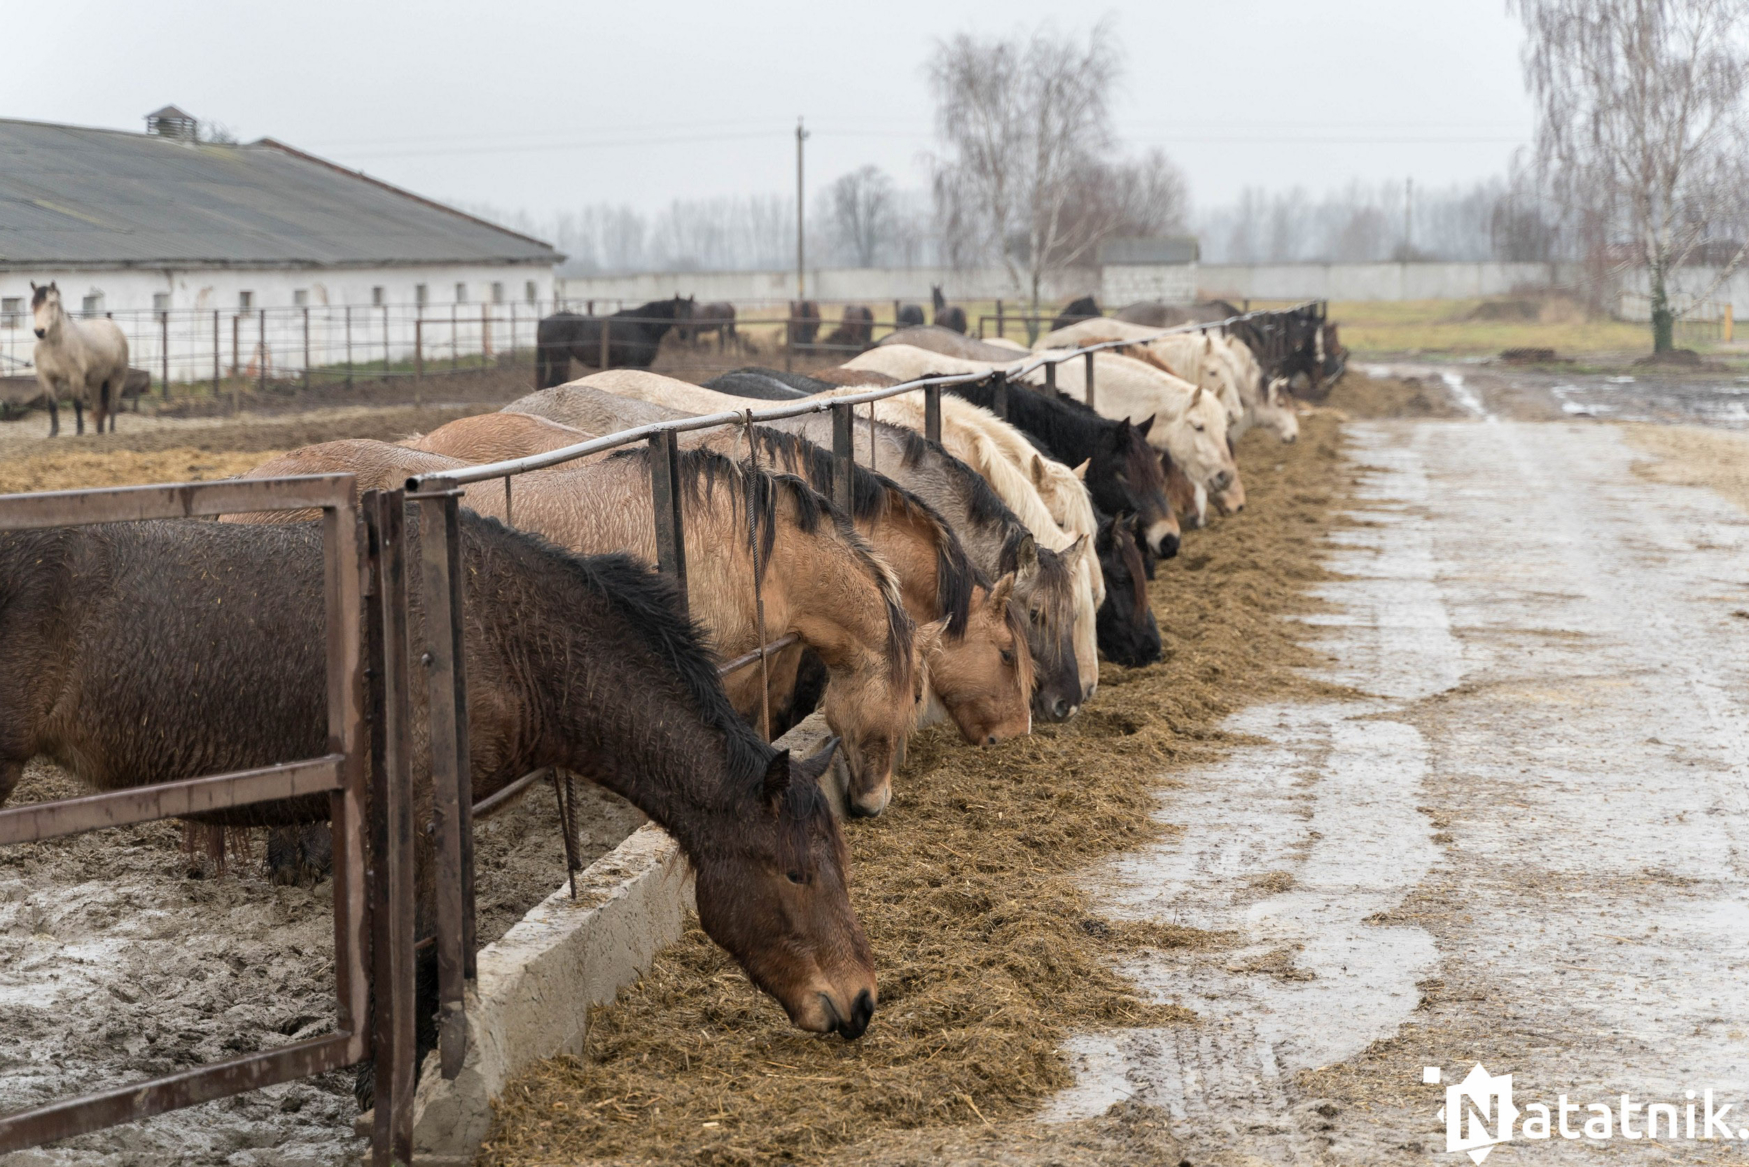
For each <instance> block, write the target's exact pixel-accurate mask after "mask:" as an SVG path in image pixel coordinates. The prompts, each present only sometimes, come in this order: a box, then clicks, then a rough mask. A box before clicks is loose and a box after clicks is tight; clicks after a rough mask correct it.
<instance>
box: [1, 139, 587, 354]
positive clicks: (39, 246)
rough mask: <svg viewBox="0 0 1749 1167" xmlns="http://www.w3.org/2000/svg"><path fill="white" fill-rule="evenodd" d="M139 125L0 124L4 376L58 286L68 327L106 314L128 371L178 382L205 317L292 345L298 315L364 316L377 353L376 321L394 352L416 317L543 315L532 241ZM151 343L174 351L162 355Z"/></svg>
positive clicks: (303, 166) (551, 257) (285, 157)
mask: <svg viewBox="0 0 1749 1167" xmlns="http://www.w3.org/2000/svg"><path fill="white" fill-rule="evenodd" d="M146 124H147V131H146V132H145V133H126V132H121V131H116V130H105V129H92V128H88V127H83V126H66V125H54V124H50V123H46V122H30V121H17V120H5V119H0V158H4V159H5V161H4V164H0V364H10V365H17V364H19V363H20V362H21V361H26V360H28V359H29V355H30V340H31V333H30V322H29V304H30V283H31V281H32V280H35V281H37V282H39V283H41V282H47V281H48V280H55V281H57V282H58V283H59V285H60V287H61V290H62V293H63V297H64V300H65V302H66V304H67V306H68V308H69V310H71V311H83V312H84V313H86V314H96V313H105V314H109V315H113V316H114V317H115V318H116V321H117V323H118V324H121V325H122V328H123V330H124V332H127V333H128V334H129V335H130V339H131V340H133V342H134V344H133V347H134V352H135V354H136V355H135V363H136V364H141V365H144V366H146V367H148V368H152V369H153V371H154V372H158V369H157V368H156V367H154V366H157V365H159V364H162V363H163V362H162V358H163V357H164V356H166V355H169V356H173V357H175V358H177V359H176V360H175V362H174V364H173V366H171V367H170V372H171V375H172V377H173V378H174V379H178V380H181V379H192V378H195V377H199V376H202V375H204V373H205V369H204V366H205V365H207V364H209V363H210V361H207V360H205V359H193V358H194V353H193V351H192V348H191V349H190V351H189V352H187V353H186V354H185V353H183V352H181V351H180V350H182V349H183V348H184V347H187V346H186V345H183V344H178V343H176V342H175V340H174V339H173V338H172V337H171V333H172V332H174V333H175V334H177V335H186V337H187V345H193V343H194V342H195V341H196V340H197V339H199V338H201V337H204V336H205V335H206V334H207V332H208V331H209V330H208V329H206V328H204V327H195V326H194V325H195V324H196V323H197V322H198V321H197V319H196V318H197V317H204V316H207V315H212V314H217V315H218V317H223V318H224V319H223V320H221V326H222V327H224V328H225V329H227V330H229V329H236V330H237V331H239V332H240V333H241V334H242V335H243V336H245V337H248V335H249V333H250V331H252V330H251V329H248V328H237V326H236V325H233V324H231V323H230V321H231V320H232V319H233V318H241V321H242V323H243V324H245V325H246V324H248V323H250V322H251V321H252V320H254V321H267V322H270V323H271V324H273V325H277V326H279V328H278V330H279V331H282V332H284V331H286V330H287V329H288V328H291V330H292V331H296V329H295V328H293V327H292V317H293V316H301V315H302V314H303V313H302V312H301V311H300V310H311V311H314V312H315V313H316V314H317V318H318V321H319V325H318V327H319V328H320V329H325V328H326V327H327V323H328V321H329V320H331V319H333V320H338V319H339V316H338V313H340V312H343V311H344V312H348V314H350V313H351V312H352V311H354V310H356V311H357V312H358V314H359V319H360V320H361V321H368V322H369V323H366V324H361V325H360V327H362V328H365V329H366V330H367V331H368V334H369V335H370V336H371V337H372V338H373V339H374V338H378V336H379V333H380V332H381V327H380V325H379V324H378V323H377V321H376V318H377V317H381V318H383V319H384V320H388V321H390V328H391V331H392V333H393V336H392V337H391V338H390V339H391V343H393V345H394V347H395V349H396V350H397V351H398V350H400V349H402V348H403V347H405V346H406V345H408V344H410V343H411V342H412V333H413V330H412V328H411V321H412V319H413V318H415V317H424V316H430V317H433V318H441V319H443V320H444V321H449V320H452V319H456V318H460V319H464V320H467V321H471V322H474V328H475V332H478V330H479V329H478V321H479V320H480V318H481V316H482V313H483V312H484V313H485V314H486V315H487V316H488V317H501V316H507V315H508V314H509V310H510V306H511V305H519V306H520V307H521V309H522V311H521V315H523V316H527V317H529V318H531V319H532V317H533V316H534V315H535V313H536V311H537V310H538V309H537V307H536V306H538V304H539V303H540V302H541V301H549V302H550V300H551V297H552V291H553V268H554V265H555V264H557V263H558V262H559V261H561V260H562V259H563V258H564V256H562V255H561V254H559V253H558V252H557V251H555V250H554V249H553V248H552V247H551V246H550V245H549V244H547V243H545V242H542V241H541V240H539V239H533V238H530V237H529V236H526V235H521V234H518V233H517V232H515V231H510V230H507V229H505V228H503V227H499V226H497V225H495V224H493V223H489V222H487V221H485V220H483V219H479V218H476V217H475V216H472V215H468V214H465V213H463V212H461V211H458V210H456V209H455V208H453V207H448V206H444V205H443V204H442V203H439V202H436V201H434V200H432V199H428V198H425V197H423V196H420V195H417V194H414V193H412V192H411V191H407V190H403V189H401V188H399V187H396V186H393V185H391V184H389V183H386V182H382V181H380V180H378V179H375V178H372V177H370V176H368V175H365V174H362V173H360V172H358V171H355V170H349V169H346V168H345V167H342V166H337V165H335V164H334V163H332V162H328V161H325V160H324V159H321V158H318V157H315V156H314V155H312V154H309V153H306V152H304V151H302V150H298V149H295V148H294V147H292V146H289V145H287V144H285V143H284V142H280V141H277V140H275V139H273V138H263V139H261V140H259V141H256V142H250V143H247V144H240V143H229V142H215V141H210V140H206V138H205V137H204V136H203V135H202V134H201V133H200V132H199V124H198V122H197V121H196V120H195V119H194V118H192V117H190V116H189V115H188V114H186V113H184V112H183V111H182V110H180V109H178V108H176V107H175V106H166V107H165V108H163V109H161V110H157V111H155V112H153V113H152V114H150V115H148V116H147V118H146ZM215 318H217V317H215ZM167 321H168V322H173V323H174V324H175V325H176V327H175V328H174V329H166V328H165V324H166V322H167ZM335 327H339V325H338V324H336V325H335ZM488 331H489V329H488ZM501 331H502V330H501ZM154 333H159V334H161V337H162V339H164V340H168V341H169V343H167V344H166V345H165V347H166V348H167V349H168V350H169V352H168V353H160V352H155V351H154V349H155V348H156V347H157V346H155V345H154V343H153V342H154V336H153V334H154ZM469 336H470V337H472V343H475V344H477V343H478V342H479V341H480V340H482V339H484V338H483V337H479V336H473V334H469ZM227 339H228V338H227ZM455 339H456V340H457V341H458V342H463V343H469V337H464V336H461V335H457V336H456V337H455ZM244 343H245V344H247V340H245V341H244ZM205 347H208V348H211V347H213V346H212V344H211V342H210V340H209V341H208V342H207V344H206V346H205ZM227 347H228V346H227ZM280 347H281V348H284V347H285V346H284V345H282V346H280ZM476 351H477V350H476ZM185 357H186V358H188V359H184V358H185ZM7 358H10V359H7ZM245 359H247V358H245ZM295 363H296V360H295V356H294V357H293V358H292V359H289V360H287V359H281V360H278V361H276V364H277V365H279V366H280V367H285V366H287V365H288V364H295ZM182 366H187V367H186V368H183V367H182ZM179 374H180V375H179Z"/></svg>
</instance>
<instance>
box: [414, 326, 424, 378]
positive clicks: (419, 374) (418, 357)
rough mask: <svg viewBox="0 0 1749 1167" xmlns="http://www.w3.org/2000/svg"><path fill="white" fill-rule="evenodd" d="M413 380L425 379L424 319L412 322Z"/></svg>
mask: <svg viewBox="0 0 1749 1167" xmlns="http://www.w3.org/2000/svg"><path fill="white" fill-rule="evenodd" d="M413 380H414V381H415V382H418V383H423V382H424V381H425V321H424V320H423V319H419V320H415V321H414V322H413Z"/></svg>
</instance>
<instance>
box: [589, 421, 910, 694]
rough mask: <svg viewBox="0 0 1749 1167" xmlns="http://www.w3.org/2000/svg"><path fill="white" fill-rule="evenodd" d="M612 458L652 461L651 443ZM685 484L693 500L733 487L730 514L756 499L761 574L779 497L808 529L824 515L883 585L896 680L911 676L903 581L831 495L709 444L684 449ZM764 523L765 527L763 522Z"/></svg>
mask: <svg viewBox="0 0 1749 1167" xmlns="http://www.w3.org/2000/svg"><path fill="white" fill-rule="evenodd" d="M612 458H615V459H617V458H626V459H630V460H634V461H636V460H642V461H643V462H644V463H645V464H646V465H647V464H648V463H649V458H650V451H649V448H648V447H644V448H636V447H634V448H632V449H629V450H620V451H617V452H616V453H614V454H613V455H612ZM678 469H679V473H680V489H681V490H682V491H683V492H684V493H685V494H686V495H687V496H688V497H689V498H691V499H692V500H693V501H694V502H704V501H707V500H708V499H709V498H710V496H711V494H712V492H713V491H714V490H715V489H716V486H717V484H718V483H722V484H723V485H725V486H728V487H731V488H733V489H732V492H731V494H730V504H729V505H730V510H729V513H730V515H731V516H735V517H738V511H739V508H740V507H741V506H742V505H743V504H744V503H747V502H750V503H751V505H752V511H753V515H754V520H753V522H751V523H750V524H749V525H748V531H747V546H748V548H749V549H750V550H751V549H752V548H753V546H754V544H755V541H756V539H757V543H758V546H759V578H760V579H761V580H763V579H764V576H765V572H766V571H767V570H768V569H769V567H770V564H771V553H772V550H773V548H774V547H775V546H776V543H777V516H778V506H779V504H780V503H783V502H788V503H789V506H790V511H789V514H790V518H791V519H792V520H793V521H794V522H795V524H796V527H797V529H799V530H800V531H801V532H802V533H803V534H804V535H814V534H817V533H819V532H820V530H821V527H822V520H825V521H826V522H827V523H829V524H830V526H831V528H832V530H833V532H834V533H835V534H836V535H837V537H838V541H839V543H841V544H842V545H843V546H844V548H845V549H846V550H848V551H849V552H850V553H851V555H852V557H853V558H855V560H856V561H857V563H858V565H859V566H861V567H862V568H863V570H864V571H866V572H867V573H868V575H869V576H870V578H872V579H873V581H874V583H875V586H876V587H877V588H879V589H880V593H881V601H882V603H883V604H884V605H885V608H886V613H885V614H886V620H887V657H888V665H889V667H890V668H891V669H892V670H893V674H892V679H893V681H894V683H895V684H900V683H903V682H904V681H906V680H908V679H909V677H910V671H911V644H912V640H913V632H914V629H913V627H912V624H911V617H910V616H909V615H907V614H906V612H905V606H904V602H903V600H902V599H901V596H900V592H899V581H898V578H897V577H896V576H894V575H893V569H892V568H891V567H889V566H887V563H886V561H885V560H883V559H881V557H880V556H879V555H876V554H875V551H874V548H872V547H870V546H869V545H868V541H867V540H865V539H864V538H863V537H862V536H861V535H860V534H858V533H857V530H856V527H855V526H854V525H853V524H852V523H851V521H850V519H849V517H848V516H846V515H845V514H844V513H843V512H842V511H840V510H839V509H838V508H837V507H836V506H834V505H833V504H832V501H831V500H830V499H828V498H827V497H825V496H824V495H822V494H820V493H819V492H818V491H816V490H815V489H814V488H813V487H812V486H809V485H808V483H807V482H805V481H804V480H803V479H801V478H798V477H797V476H796V475H794V474H777V473H772V472H770V471H766V470H753V471H749V470H748V469H747V468H746V467H744V466H742V465H741V463H739V462H737V461H735V460H734V459H733V458H730V457H729V456H728V455H726V454H720V453H718V452H717V451H715V450H712V449H710V448H709V447H705V446H694V447H692V448H690V449H687V450H682V451H681V453H680V459H679V466H678ZM761 527H763V530H761V529H760V528H761Z"/></svg>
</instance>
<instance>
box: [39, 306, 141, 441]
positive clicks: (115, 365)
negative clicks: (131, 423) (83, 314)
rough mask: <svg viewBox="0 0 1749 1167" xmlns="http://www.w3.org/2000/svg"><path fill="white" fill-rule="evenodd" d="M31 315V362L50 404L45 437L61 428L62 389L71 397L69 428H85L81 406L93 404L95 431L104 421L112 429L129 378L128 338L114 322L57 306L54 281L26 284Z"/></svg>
mask: <svg viewBox="0 0 1749 1167" xmlns="http://www.w3.org/2000/svg"><path fill="white" fill-rule="evenodd" d="M30 293H31V294H30V315H31V323H32V327H33V328H34V329H35V331H36V349H35V351H34V352H33V353H32V354H31V360H32V362H33V363H34V364H35V365H36V379H37V382H38V383H39V384H41V385H42V388H43V396H44V397H46V398H47V399H48V403H49V437H51V438H52V437H56V436H58V435H59V434H60V432H61V411H60V406H59V405H57V404H56V402H57V400H58V399H59V398H60V396H61V394H62V393H65V394H67V395H68V396H69V397H71V398H72V399H73V426H74V428H73V432H74V433H76V434H82V433H84V432H85V406H86V405H87V404H89V405H90V406H91V414H92V417H93V418H94V419H95V420H96V424H97V432H98V433H102V432H103V422H104V419H106V418H107V419H108V420H109V430H110V432H111V433H114V432H115V408H116V406H118V405H120V404H121V395H122V390H123V387H124V386H125V385H126V384H127V381H128V338H127V337H126V336H123V335H122V331H121V329H120V328H118V327H116V323H115V321H113V320H109V319H107V318H103V319H94V320H75V319H73V318H72V317H71V316H69V315H67V310H66V309H65V308H64V307H62V305H61V289H60V288H59V287H58V286H56V284H55V282H54V281H53V280H50V281H49V282H48V283H47V284H46V285H43V286H41V287H39V286H37V283H36V281H35V280H32V281H31V284H30Z"/></svg>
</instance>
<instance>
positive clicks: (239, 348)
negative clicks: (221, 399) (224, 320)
mask: <svg viewBox="0 0 1749 1167" xmlns="http://www.w3.org/2000/svg"><path fill="white" fill-rule="evenodd" d="M242 319H243V317H242V314H241V313H237V312H233V313H231V377H232V379H236V378H238V377H241V376H242V375H243V364H242V356H243V342H242V340H241V337H242V324H241V321H242Z"/></svg>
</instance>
